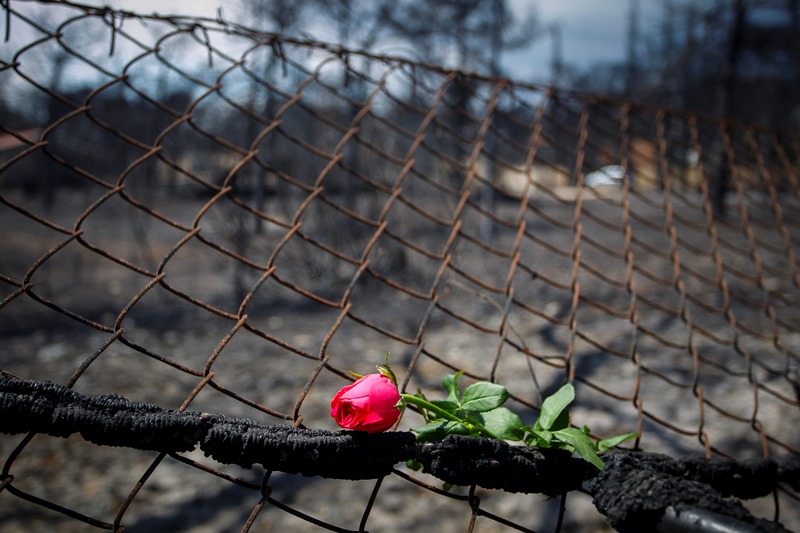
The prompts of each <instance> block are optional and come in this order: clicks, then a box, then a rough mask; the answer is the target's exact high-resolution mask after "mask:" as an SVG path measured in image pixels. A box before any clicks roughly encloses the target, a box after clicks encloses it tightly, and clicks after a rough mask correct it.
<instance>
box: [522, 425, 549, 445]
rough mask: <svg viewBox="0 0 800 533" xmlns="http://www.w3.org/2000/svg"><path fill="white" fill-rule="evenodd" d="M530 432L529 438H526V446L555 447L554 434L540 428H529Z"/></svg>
mask: <svg viewBox="0 0 800 533" xmlns="http://www.w3.org/2000/svg"><path fill="white" fill-rule="evenodd" d="M527 429H528V430H529V433H528V436H527V437H525V444H527V445H528V446H537V447H539V448H552V447H553V444H552V443H553V434H552V433H550V432H549V431H547V430H546V429H540V428H535V429H533V428H527Z"/></svg>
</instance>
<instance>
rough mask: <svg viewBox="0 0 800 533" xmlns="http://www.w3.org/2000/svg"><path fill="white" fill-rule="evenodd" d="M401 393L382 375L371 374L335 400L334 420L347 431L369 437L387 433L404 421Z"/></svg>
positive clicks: (333, 404)
mask: <svg viewBox="0 0 800 533" xmlns="http://www.w3.org/2000/svg"><path fill="white" fill-rule="evenodd" d="M399 401H400V393H398V392H397V387H396V386H395V384H394V383H392V380H390V379H389V378H388V377H386V376H384V375H382V374H367V375H366V376H364V377H362V378H360V379H358V380H357V381H356V382H355V383H353V384H352V385H347V386H345V387H342V390H340V391H339V392H337V393H336V395H335V396H334V397H333V399H332V400H331V416H332V417H333V418H334V419H335V420H336V423H337V424H339V425H340V426H341V427H343V428H346V429H357V430H359V431H366V432H367V433H378V432H380V431H386V430H387V429H389V428H390V427H392V426H393V425H394V423H395V422H397V419H398V418H400V409H398V407H397V403H398V402H399Z"/></svg>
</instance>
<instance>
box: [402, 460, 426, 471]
mask: <svg viewBox="0 0 800 533" xmlns="http://www.w3.org/2000/svg"><path fill="white" fill-rule="evenodd" d="M406 466H407V467H408V468H409V469H410V470H413V471H414V472H419V471H420V470H422V466H423V464H422V463H420V462H419V461H417V460H416V459H409V460H408V461H406Z"/></svg>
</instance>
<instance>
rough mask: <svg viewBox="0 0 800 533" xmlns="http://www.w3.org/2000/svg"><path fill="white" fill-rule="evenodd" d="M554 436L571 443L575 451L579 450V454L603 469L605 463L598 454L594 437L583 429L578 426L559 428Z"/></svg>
mask: <svg viewBox="0 0 800 533" xmlns="http://www.w3.org/2000/svg"><path fill="white" fill-rule="evenodd" d="M553 436H554V437H555V438H556V439H558V440H560V441H561V442H564V443H566V444H569V445H570V446H572V447H573V448H575V451H576V452H578V455H580V456H581V457H583V458H584V459H586V460H587V461H589V462H590V463H592V464H593V465H594V466H596V467H597V468H599V469H600V470H602V469H603V467H604V466H605V464H604V463H603V460H602V459H600V457H598V456H597V451H596V450H595V447H594V443H593V442H592V439H590V438H589V437H588V435H586V433H584V432H583V431H581V430H580V429H578V428H565V429H559V430H558V431H554V432H553Z"/></svg>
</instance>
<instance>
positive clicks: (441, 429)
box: [411, 420, 474, 442]
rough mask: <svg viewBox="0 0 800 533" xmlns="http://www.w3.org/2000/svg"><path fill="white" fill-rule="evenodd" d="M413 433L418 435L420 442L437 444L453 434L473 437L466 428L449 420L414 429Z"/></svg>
mask: <svg viewBox="0 0 800 533" xmlns="http://www.w3.org/2000/svg"><path fill="white" fill-rule="evenodd" d="M411 431H413V432H414V433H416V434H417V440H418V441H419V442H435V441H439V440H442V439H443V438H445V437H446V436H447V435H450V434H452V433H454V434H456V435H473V434H474V432H471V431H470V430H469V429H468V428H467V427H466V426H464V425H463V424H460V423H458V422H452V421H449V420H437V421H435V422H431V423H429V424H425V425H424V426H419V427H413V428H411Z"/></svg>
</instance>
